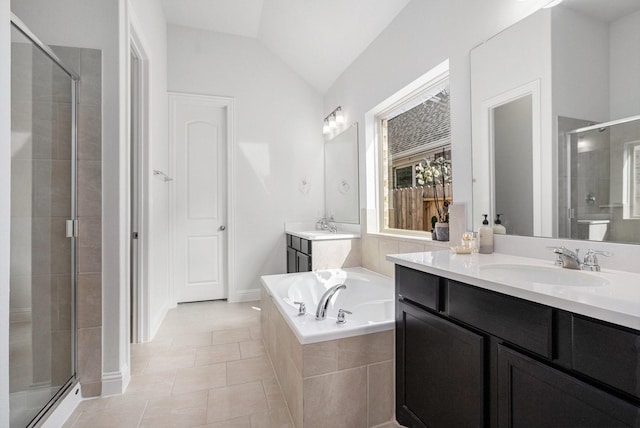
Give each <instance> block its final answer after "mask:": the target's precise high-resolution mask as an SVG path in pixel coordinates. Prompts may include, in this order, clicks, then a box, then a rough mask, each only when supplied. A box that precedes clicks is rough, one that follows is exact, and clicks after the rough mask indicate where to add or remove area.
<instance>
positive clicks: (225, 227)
mask: <svg viewBox="0 0 640 428" xmlns="http://www.w3.org/2000/svg"><path fill="white" fill-rule="evenodd" d="M226 229H227V226H220V227H219V228H218V230H220V231H225V230H226Z"/></svg>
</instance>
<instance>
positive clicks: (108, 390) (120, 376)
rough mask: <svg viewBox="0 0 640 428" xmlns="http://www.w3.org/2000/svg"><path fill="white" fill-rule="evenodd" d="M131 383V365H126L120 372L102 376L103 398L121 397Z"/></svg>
mask: <svg viewBox="0 0 640 428" xmlns="http://www.w3.org/2000/svg"><path fill="white" fill-rule="evenodd" d="M129 381H131V371H130V369H129V365H128V364H127V365H125V366H124V367H123V368H122V370H120V371H118V372H109V373H105V374H103V375H102V396H103V397H108V396H110V395H120V394H122V393H124V391H125V390H126V389H127V386H129Z"/></svg>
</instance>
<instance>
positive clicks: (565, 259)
mask: <svg viewBox="0 0 640 428" xmlns="http://www.w3.org/2000/svg"><path fill="white" fill-rule="evenodd" d="M548 248H549V249H550V250H552V251H553V252H554V253H556V254H557V257H556V265H557V266H562V267H563V268H566V269H576V270H588V271H591V272H600V265H599V264H598V257H597V256H598V255H601V256H606V257H610V256H612V255H613V253H612V252H611V251H600V250H593V249H589V250H587V254H586V255H585V256H584V260H580V256H579V254H580V250H579V249H576V251H571V250H570V249H568V248H566V247H548Z"/></svg>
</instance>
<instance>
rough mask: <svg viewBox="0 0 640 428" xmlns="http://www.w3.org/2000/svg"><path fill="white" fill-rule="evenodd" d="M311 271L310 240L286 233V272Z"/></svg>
mask: <svg viewBox="0 0 640 428" xmlns="http://www.w3.org/2000/svg"><path fill="white" fill-rule="evenodd" d="M309 271H311V241H309V240H308V239H304V238H300V237H298V236H294V235H289V234H287V273H295V272H309Z"/></svg>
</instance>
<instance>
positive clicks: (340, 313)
mask: <svg viewBox="0 0 640 428" xmlns="http://www.w3.org/2000/svg"><path fill="white" fill-rule="evenodd" d="M345 314H349V315H353V312H351V311H347V310H346V309H338V319H337V320H336V324H346V322H347V320H346V319H345V316H344V315H345Z"/></svg>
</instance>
